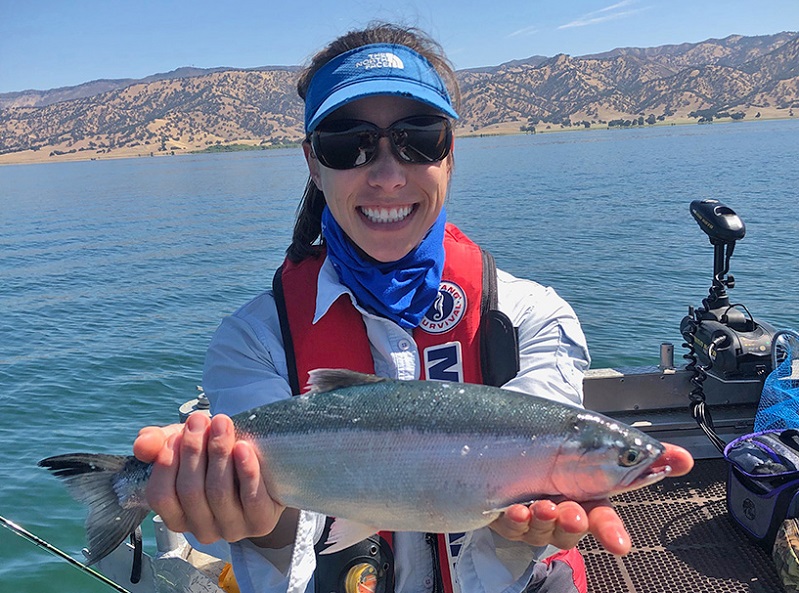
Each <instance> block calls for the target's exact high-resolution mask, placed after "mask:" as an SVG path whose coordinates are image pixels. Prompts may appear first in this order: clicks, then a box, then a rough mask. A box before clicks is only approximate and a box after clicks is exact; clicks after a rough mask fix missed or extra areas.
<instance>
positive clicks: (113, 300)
mask: <svg viewBox="0 0 799 593" xmlns="http://www.w3.org/2000/svg"><path fill="white" fill-rule="evenodd" d="M797 138H799V122H797V121H780V122H752V123H748V122H747V123H739V124H727V125H721V124H719V125H713V126H682V127H658V128H648V129H640V130H614V131H605V130H591V131H583V132H564V133H557V134H546V135H541V134H539V135H534V136H511V137H488V138H472V139H459V140H458V141H457V147H456V153H455V157H456V167H455V174H454V180H453V184H452V191H451V196H450V203H449V205H448V212H449V215H450V219H451V220H452V221H454V222H455V223H457V224H458V225H460V226H461V228H462V229H464V230H465V231H466V232H467V233H468V234H469V235H470V236H471V237H472V238H473V239H475V240H476V241H478V242H479V243H481V244H482V245H483V246H485V247H487V248H488V249H489V250H491V251H492V252H493V253H494V255H495V256H496V258H497V261H498V263H499V265H500V267H502V268H504V269H506V270H508V271H510V272H512V273H514V274H516V275H519V276H524V277H528V278H532V279H535V280H537V281H539V282H541V283H543V284H548V285H551V286H553V287H555V288H556V289H557V290H558V292H559V293H560V294H561V295H563V296H564V297H565V298H566V299H567V300H568V301H569V302H571V303H572V305H573V306H574V308H575V310H576V311H577V313H578V315H579V316H580V318H581V320H582V323H583V327H584V329H585V332H586V335H587V336H588V342H589V346H590V348H591V351H592V355H593V358H594V367H603V366H620V365H643V364H656V363H657V361H658V347H659V344H660V343H661V342H662V341H672V342H673V343H675V344H676V346H677V348H676V350H677V352H678V355H679V354H680V353H681V348H680V346H679V344H680V343H681V340H680V336H679V331H678V328H679V322H680V319H681V318H682V316H683V315H685V313H686V311H687V307H688V305H692V304H693V305H699V304H700V303H701V299H702V298H704V297H705V296H706V295H707V291H708V288H709V286H710V280H711V275H712V266H713V250H712V247H711V245H710V244H709V242H708V240H707V237H706V235H704V234H703V233H702V232H701V231H700V229H699V227H698V226H697V224H696V223H695V222H694V220H693V219H692V218H691V216H690V214H689V212H688V205H689V203H690V201H691V200H694V199H702V198H717V199H720V200H722V201H723V202H725V203H727V205H729V206H731V207H732V208H734V209H735V210H736V211H737V212H738V214H739V215H740V216H741V217H742V218H743V220H744V221H745V222H746V225H747V235H746V237H745V239H744V240H742V241H741V242H739V244H738V246H737V247H736V251H735V255H734V257H733V260H732V266H731V272H732V273H733V275H734V276H735V277H736V278H737V286H736V287H735V289H734V290H733V291H732V292H731V297H732V300H733V302H740V303H744V304H745V305H746V306H747V307H748V309H749V310H750V311H751V312H752V314H753V315H754V316H755V317H757V318H761V319H764V320H768V321H770V322H771V323H772V324H774V325H776V326H777V327H785V328H799V263H797V262H799V258H797V254H799V207H797V204H796V203H797V190H798V189H799V141H798V140H797ZM305 177H306V176H305V173H304V161H303V158H302V153H301V150H300V149H283V150H273V151H263V152H252V153H235V154H220V155H197V156H182V157H172V158H170V157H160V158H141V159H129V160H116V161H112V160H108V161H103V160H100V161H93V162H77V163H48V164H43V165H25V166H4V167H0V414H1V415H0V514H1V515H4V516H6V517H8V518H10V519H13V520H15V521H17V522H19V523H21V524H22V525H24V526H25V527H26V528H28V529H29V530H31V531H33V532H35V533H37V534H38V535H40V536H41V537H44V538H45V539H47V540H48V541H50V542H52V543H53V544H54V545H56V546H58V547H60V548H63V549H64V550H66V551H68V552H69V553H71V554H73V555H74V556H75V557H76V558H80V557H81V556H80V548H81V547H82V545H83V541H84V540H83V528H82V522H83V518H84V511H83V509H82V508H81V507H80V506H79V505H78V504H77V503H74V502H72V501H71V500H70V499H69V497H68V495H67V494H66V492H65V491H64V489H63V488H62V487H61V485H60V484H58V483H57V482H56V480H54V479H52V478H51V477H49V476H48V475H47V474H46V473H45V472H44V471H43V470H41V469H38V468H37V467H36V462H37V461H38V460H39V459H41V458H43V457H46V456H48V455H52V454H56V453H63V452H68V451H74V450H87V451H104V452H116V453H127V452H129V451H130V445H131V443H132V441H133V439H134V438H135V435H136V433H137V431H138V429H139V428H140V427H141V426H144V425H147V424H152V423H159V424H161V423H167V422H172V421H174V419H175V418H176V410H177V407H178V406H179V405H180V404H181V403H182V402H183V401H185V400H187V399H190V398H192V397H194V395H195V393H196V391H195V388H196V385H197V384H198V383H199V382H200V380H201V376H200V374H201V368H202V360H203V355H204V351H205V348H206V346H207V344H208V341H209V339H210V336H211V334H212V332H213V331H214V329H215V327H216V325H217V324H218V323H219V320H220V319H221V317H222V316H223V315H225V314H227V313H229V312H231V311H232V310H234V309H235V308H237V307H238V306H239V305H241V304H243V303H244V302H246V301H247V300H248V299H249V298H251V297H252V296H254V295H256V294H258V293H259V292H261V291H263V290H264V289H266V288H268V287H269V286H270V284H271V277H272V273H273V270H274V268H275V267H276V266H277V265H278V264H279V262H280V261H281V260H282V257H283V252H284V249H285V246H286V245H287V244H288V241H289V237H290V234H291V224H292V219H293V215H294V211H295V208H296V204H297V201H298V198H299V196H300V193H301V191H302V188H303V185H304V182H305ZM0 560H2V561H1V562H0V590H3V591H31V592H37V593H47V592H50V591H53V592H59V593H78V592H81V593H83V592H87V593H93V592H95V591H97V592H101V591H106V590H108V589H107V588H106V587H104V586H103V585H101V584H99V583H95V582H94V581H92V580H91V579H90V578H89V577H87V576H85V575H83V574H81V573H79V572H78V571H76V570H75V569H74V568H71V567H70V566H68V565H67V564H66V563H64V562H63V561H60V560H58V559H56V558H53V557H51V556H50V555H48V554H46V553H45V552H43V551H41V550H39V549H37V548H36V547H34V546H33V545H30V544H28V543H27V542H24V541H23V540H21V539H19V538H17V537H15V536H14V535H13V534H11V533H10V532H8V531H6V530H0Z"/></svg>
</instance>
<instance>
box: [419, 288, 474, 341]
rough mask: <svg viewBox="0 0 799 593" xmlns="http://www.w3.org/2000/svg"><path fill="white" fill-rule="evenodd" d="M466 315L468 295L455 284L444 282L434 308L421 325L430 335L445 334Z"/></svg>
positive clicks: (426, 314)
mask: <svg viewBox="0 0 799 593" xmlns="http://www.w3.org/2000/svg"><path fill="white" fill-rule="evenodd" d="M464 313H466V293H465V292H464V291H463V289H462V288H461V287H460V286H458V285H457V284H455V283H454V282H449V281H448V280H444V281H443V282H442V283H441V286H439V287H438V296H436V300H435V302H434V303H433V306H432V307H430V309H429V310H428V311H427V313H425V315H424V317H423V318H422V322H421V323H420V324H419V327H421V328H422V329H423V330H424V331H426V332H427V333H429V334H443V333H445V332H448V331H449V330H451V329H452V328H454V327H455V326H456V325H458V323H460V320H461V319H463V315H464Z"/></svg>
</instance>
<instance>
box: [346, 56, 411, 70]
mask: <svg viewBox="0 0 799 593" xmlns="http://www.w3.org/2000/svg"><path fill="white" fill-rule="evenodd" d="M355 67H356V68H363V69H364V70H371V69H373V68H396V69H397V70H404V69H405V64H403V63H402V60H401V59H400V57H399V56H398V55H396V54H392V53H391V52H381V53H376V54H369V55H368V56H367V57H366V58H365V59H363V60H361V61H360V62H356V63H355Z"/></svg>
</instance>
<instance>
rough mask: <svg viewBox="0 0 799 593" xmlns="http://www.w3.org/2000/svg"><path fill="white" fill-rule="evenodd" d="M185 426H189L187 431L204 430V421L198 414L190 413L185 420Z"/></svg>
mask: <svg viewBox="0 0 799 593" xmlns="http://www.w3.org/2000/svg"><path fill="white" fill-rule="evenodd" d="M186 426H188V427H189V432H202V431H203V430H205V422H203V419H202V418H201V417H200V416H199V415H198V414H192V415H190V416H189V419H188V420H186Z"/></svg>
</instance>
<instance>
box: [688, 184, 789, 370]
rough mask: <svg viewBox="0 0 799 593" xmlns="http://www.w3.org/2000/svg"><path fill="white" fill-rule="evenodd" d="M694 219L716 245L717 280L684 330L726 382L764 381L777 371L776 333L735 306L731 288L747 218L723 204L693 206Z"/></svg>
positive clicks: (699, 356)
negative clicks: (737, 244)
mask: <svg viewBox="0 0 799 593" xmlns="http://www.w3.org/2000/svg"><path fill="white" fill-rule="evenodd" d="M691 215H692V216H693V217H694V219H695V220H696V222H697V223H698V224H699V228H701V229H702V230H703V231H704V232H705V233H706V234H707V235H708V237H709V238H710V243H711V244H712V245H713V249H714V254H713V255H714V256H713V281H712V284H711V287H710V291H709V293H708V296H707V298H705V299H703V300H702V306H701V307H698V308H693V307H690V308H689V311H688V315H687V316H686V317H684V318H683V320H682V323H680V332H681V333H682V335H683V338H684V339H685V341H686V343H687V346H688V347H689V348H690V349H692V351H693V353H694V354H695V356H696V363H697V364H700V365H701V366H702V367H703V369H704V370H705V371H706V372H707V373H708V374H711V375H713V376H715V377H716V378H718V379H721V380H735V379H752V378H763V379H765V376H766V375H767V374H768V373H769V372H770V371H771V358H770V356H771V340H772V336H773V335H774V333H775V331H776V330H775V329H774V328H773V327H772V326H771V325H769V324H767V323H763V322H759V321H757V320H755V319H754V318H753V317H752V316H751V314H750V313H749V311H748V310H747V309H746V307H744V306H743V305H742V304H731V303H730V298H729V295H728V294H727V289H732V288H733V287H734V286H735V279H734V278H733V276H732V275H731V274H728V272H729V269H730V258H731V257H732V253H733V251H734V249H735V242H736V241H739V240H741V239H743V238H744V235H745V234H746V226H745V225H744V223H743V221H742V220H741V218H740V217H739V216H738V215H737V214H736V213H735V212H734V211H733V210H732V208H730V207H729V206H726V205H724V204H722V203H721V202H719V201H718V200H695V201H693V202H691Z"/></svg>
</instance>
